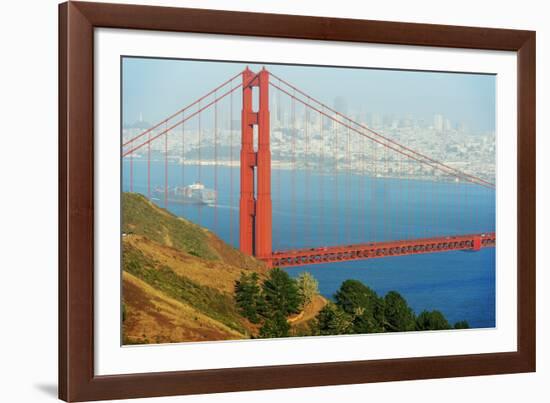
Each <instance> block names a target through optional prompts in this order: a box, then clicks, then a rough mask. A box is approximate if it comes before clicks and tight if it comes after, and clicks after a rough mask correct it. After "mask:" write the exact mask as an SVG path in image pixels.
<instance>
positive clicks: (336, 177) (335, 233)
mask: <svg viewBox="0 0 550 403" xmlns="http://www.w3.org/2000/svg"><path fill="white" fill-rule="evenodd" d="M332 128H333V129H334V130H335V133H334V185H335V186H334V187H335V189H336V191H335V192H334V206H335V209H336V211H335V213H334V217H333V219H334V235H335V238H336V239H335V242H334V245H338V244H339V241H340V236H339V235H340V234H339V231H338V227H339V226H338V224H339V222H338V216H339V214H340V208H339V207H340V206H339V205H338V203H339V200H340V198H339V191H340V189H338V187H339V183H338V182H339V181H338V154H339V153H338V126H337V125H336V123H334V121H333V122H332Z"/></svg>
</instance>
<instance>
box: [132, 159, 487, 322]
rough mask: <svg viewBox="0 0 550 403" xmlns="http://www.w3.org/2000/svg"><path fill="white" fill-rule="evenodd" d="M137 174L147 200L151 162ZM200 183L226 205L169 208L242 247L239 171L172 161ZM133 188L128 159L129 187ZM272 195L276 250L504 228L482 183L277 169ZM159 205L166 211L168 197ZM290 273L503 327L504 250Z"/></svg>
mask: <svg viewBox="0 0 550 403" xmlns="http://www.w3.org/2000/svg"><path fill="white" fill-rule="evenodd" d="M133 172H134V185H133V190H134V191H135V192H139V193H143V194H144V195H147V173H146V163H145V161H140V160H135V161H134V168H133ZM196 180H200V181H201V182H202V183H204V184H205V186H207V187H209V188H214V187H217V189H218V202H217V204H216V206H215V207H212V206H210V207H208V206H196V205H182V204H178V203H170V202H169V203H168V206H167V207H168V209H169V210H170V211H171V212H172V213H174V214H176V215H179V216H183V217H186V218H187V219H189V220H191V221H194V222H196V223H198V224H200V225H202V226H205V227H208V228H210V229H211V230H213V231H214V232H216V233H217V234H218V235H219V236H220V237H221V238H223V239H224V240H225V241H226V242H228V243H231V244H233V245H234V246H236V247H237V246H238V223H239V211H238V205H239V168H238V167H233V168H230V167H217V168H214V167H213V166H205V165H203V166H201V167H198V166H192V165H185V166H182V165H179V164H176V163H169V164H168V184H169V186H176V185H177V186H181V185H182V184H183V185H189V184H191V183H193V182H194V181H196ZM163 184H164V163H163V162H160V161H159V162H152V163H151V188H154V187H155V186H163ZM129 189H130V186H129V162H128V161H125V162H124V163H123V190H124V191H129ZM153 196H154V195H153ZM272 196H273V197H272V202H273V249H274V250H283V249H289V248H302V247H322V246H331V245H345V244H352V243H365V242H371V241H383V240H391V239H394V240H395V239H409V238H418V237H429V236H438V235H454V234H467V233H474V232H476V233H477V232H492V231H494V230H495V194H494V190H490V189H485V188H481V187H479V186H474V185H467V184H460V183H442V182H433V181H422V180H406V179H392V178H376V179H371V178H369V177H365V176H359V175H353V174H349V173H345V172H342V173H339V174H338V175H333V174H326V173H322V172H312V171H311V170H308V171H306V170H301V171H290V170H281V169H273V171H272ZM153 201H154V202H156V203H157V204H158V205H160V206H161V207H164V201H163V200H159V199H153ZM286 270H287V272H288V273H289V274H290V275H291V276H294V277H296V276H298V275H299V274H300V273H301V272H303V271H309V272H310V273H312V274H313V275H314V276H315V278H316V279H317V280H318V281H319V289H320V292H321V293H322V294H323V295H324V296H326V297H328V298H332V297H333V295H334V293H335V292H336V291H337V290H338V288H339V287H340V285H341V283H342V282H343V281H344V280H346V279H356V280H360V281H362V282H363V283H365V284H367V285H368V286H369V287H371V288H373V289H374V290H375V291H376V292H377V293H379V294H380V295H384V294H385V293H387V292H388V291H390V290H396V291H398V292H399V293H401V294H402V295H403V296H404V297H405V298H406V299H407V301H408V302H409V304H410V305H411V307H412V308H413V309H414V310H415V312H416V313H420V312H421V311H422V310H424V309H427V310H432V309H437V310H440V311H442V312H443V313H444V314H445V316H446V317H447V319H448V320H449V321H450V322H452V323H454V322H456V321H459V320H467V321H468V322H469V324H470V326H471V327H476V328H481V327H494V326H495V276H496V268H495V249H494V248H489V249H483V250H481V251H479V252H465V251H460V252H443V253H434V254H427V255H414V256H402V257H391V258H381V259H372V260H365V261H355V262H346V263H331V264H322V265H313V266H302V267H297V268H289V269H286Z"/></svg>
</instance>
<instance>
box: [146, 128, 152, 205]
mask: <svg viewBox="0 0 550 403" xmlns="http://www.w3.org/2000/svg"><path fill="white" fill-rule="evenodd" d="M147 198H148V199H149V200H151V133H149V135H148V136H147Z"/></svg>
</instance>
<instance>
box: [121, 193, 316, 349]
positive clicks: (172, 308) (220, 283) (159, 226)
mask: <svg viewBox="0 0 550 403" xmlns="http://www.w3.org/2000/svg"><path fill="white" fill-rule="evenodd" d="M122 202H123V209H122V211H123V220H122V232H123V238H122V249H123V276H122V280H123V304H124V305H123V307H124V315H123V316H124V320H123V330H124V343H125V344H142V343H172V342H182V341H201V340H229V339H242V338H250V337H252V336H255V335H257V331H258V326H257V325H253V324H251V323H249V322H248V321H247V320H246V319H244V318H243V317H242V316H241V315H240V314H239V312H238V310H237V308H236V306H235V302H234V285H235V281H236V280H237V279H238V278H239V276H240V275H241V273H242V272H256V273H258V275H259V277H260V278H265V277H266V275H267V273H268V269H267V268H266V267H265V265H264V264H263V263H262V262H260V261H258V260H256V259H254V258H252V257H249V256H246V255H243V254H242V253H241V252H240V251H239V250H237V249H235V248H233V247H232V246H230V245H228V244H226V243H225V242H224V241H222V240H221V239H220V238H218V237H217V236H216V235H215V234H213V233H212V232H210V231H208V230H206V229H204V228H202V227H200V226H198V225H196V224H194V223H192V222H190V221H187V220H185V219H183V218H180V217H176V216H174V215H172V214H171V213H169V212H167V211H166V210H164V209H161V208H159V207H158V206H156V205H155V204H153V203H152V202H150V201H148V200H147V199H146V198H145V197H143V196H141V195H138V194H133V193H124V194H123V200H122ZM325 303H326V302H325V301H324V299H322V297H320V299H317V300H316V303H315V304H314V307H310V308H309V309H308V312H307V313H306V314H305V315H302V316H301V317H297V318H294V320H293V321H292V325H293V326H298V325H303V324H304V323H305V322H306V321H307V320H310V319H311V317H312V316H314V314H315V312H317V311H318V310H319V309H320V308H321V307H322V306H324V304H325ZM312 305H313V304H312Z"/></svg>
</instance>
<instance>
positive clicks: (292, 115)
mask: <svg viewBox="0 0 550 403" xmlns="http://www.w3.org/2000/svg"><path fill="white" fill-rule="evenodd" d="M290 104H291V106H290V108H291V112H290V119H291V122H292V139H291V143H292V175H291V210H292V231H291V232H292V245H293V246H296V219H297V217H296V101H295V99H294V98H291V100H290Z"/></svg>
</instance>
